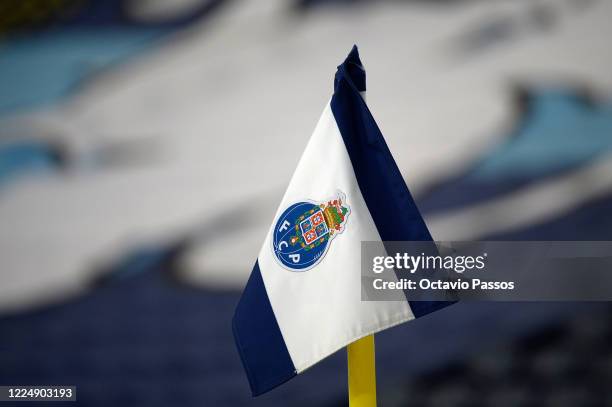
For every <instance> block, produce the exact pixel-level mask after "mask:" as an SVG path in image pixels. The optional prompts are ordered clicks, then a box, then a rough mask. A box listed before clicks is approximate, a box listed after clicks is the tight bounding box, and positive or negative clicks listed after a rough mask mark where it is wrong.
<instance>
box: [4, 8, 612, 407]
mask: <svg viewBox="0 0 612 407" xmlns="http://www.w3.org/2000/svg"><path fill="white" fill-rule="evenodd" d="M611 18H612V3H610V2H607V1H604V0H599V1H598V0H546V1H544V0H542V1H537V0H514V1H510V0H483V1H477V0H463V1H460V0H456V1H453V0H437V1H434V0H430V1H426V0H420V1H417V0H412V1H409V0H406V1H400V0H396V1H382V0H379V1H366V0H361V1H351V0H343V1H340V0H338V1H331V0H329V1H324V0H293V1H290V0H285V1H279V0H275V1H265V2H263V1H259V2H258V1H246V0H242V1H240V0H233V1H230V0H172V1H171V0H132V1H128V0H111V1H101V0H21V1H18V0H14V1H11V0H8V1H2V2H0V219H1V223H0V225H1V227H0V383H1V384H3V385H6V384H16V385H25V384H58V385H76V386H77V387H78V390H77V397H78V404H80V405H91V406H109V405H116V406H123V405H125V406H154V405H164V406H166V405H180V406H196V405H197V406H225V405H227V406H239V405H254V406H256V405H266V406H272V405H278V406H287V405H291V406H313V405H321V406H341V405H345V404H346V371H345V360H344V358H345V355H344V354H343V352H339V353H338V354H336V355H334V356H333V357H331V358H329V359H327V360H326V361H324V362H323V363H321V364H320V365H317V366H316V367H314V368H312V369H311V370H310V371H308V372H307V373H305V374H303V375H301V376H299V377H297V378H296V379H294V380H292V381H291V382H289V383H287V384H285V385H283V386H281V387H280V388H278V389H276V390H274V391H272V392H270V393H268V394H266V395H264V396H261V397H259V398H257V399H251V397H250V394H249V390H248V384H247V381H246V376H245V374H244V372H243V370H242V366H241V364H240V361H239V357H238V355H237V353H236V351H235V349H234V344H233V338H232V335H231V329H230V319H231V315H232V312H233V309H234V306H235V304H236V302H237V300H238V297H239V293H240V291H241V289H242V287H243V285H244V283H245V282H246V278H247V277H248V274H249V273H250V271H251V267H252V263H253V261H254V259H255V257H256V255H257V252H258V250H259V245H260V243H261V241H262V239H263V236H264V235H265V232H266V229H267V228H268V226H269V223H270V222H271V218H272V216H273V213H274V211H275V209H276V204H277V203H278V202H279V201H280V198H281V195H282V193H283V189H284V187H285V185H286V184H287V182H288V180H289V178H290V176H291V174H292V172H293V169H294V167H295V165H296V163H297V160H298V158H299V156H300V154H301V152H302V150H303V147H304V146H305V144H306V142H307V140H308V137H309V136H310V133H311V131H312V129H313V128H314V125H315V124H316V120H317V118H318V117H319V114H320V111H321V109H322V107H323V105H324V104H325V103H326V101H327V100H328V98H329V97H330V95H331V92H332V78H333V74H334V72H335V66H336V65H337V64H338V63H339V62H341V61H342V59H343V58H344V56H345V54H346V53H347V52H348V51H349V49H350V47H351V46H352V45H353V43H356V44H358V45H359V46H360V49H361V54H362V58H363V60H364V63H365V66H366V69H367V72H368V83H369V91H368V93H369V95H368V103H369V105H370V108H371V109H372V111H373V113H374V115H375V117H376V119H377V121H378V123H379V125H380V127H381V129H382V131H383V134H384V135H385V137H386V139H387V141H388V144H389V145H390V148H391V151H392V152H393V153H394V156H395V158H396V160H397V162H398V165H399V166H400V168H401V169H402V172H403V174H404V177H405V179H406V181H407V183H408V185H409V187H410V188H411V190H412V192H413V194H414V195H415V199H416V201H417V204H418V205H419V207H420V208H421V210H422V212H423V215H424V217H425V220H426V222H427V224H428V225H429V226H430V229H431V231H432V234H433V236H434V237H435V238H436V239H438V240H452V239H455V240H468V239H497V240H514V239H524V240H530V239H531V240H612V216H611V215H610V214H611V213H612V176H611V175H612V155H611V154H612V151H611V150H612V52H610V38H612V26H611V25H610V21H611ZM322 165H325V163H322ZM377 355H378V377H379V401H380V404H381V405H383V406H440V407H442V406H605V405H612V396H611V395H610V392H609V384H610V383H612V308H611V307H610V306H609V305H607V304H603V303H581V304H569V303H537V304H535V303H520V304H508V303H488V304H479V303H464V304H458V305H454V306H453V307H450V308H448V309H445V310H443V311H440V312H438V313H436V314H434V315H431V316H429V317H427V318H424V319H423V320H419V321H418V322H414V323H410V324H406V325H404V326H400V327H397V328H394V329H391V330H388V331H385V332H383V333H381V334H379V335H377Z"/></svg>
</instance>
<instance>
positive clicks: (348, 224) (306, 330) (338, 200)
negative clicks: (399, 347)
mask: <svg viewBox="0 0 612 407" xmlns="http://www.w3.org/2000/svg"><path fill="white" fill-rule="evenodd" d="M365 79H366V76H365V70H364V68H363V65H362V63H361V60H360V58H359V53H358V51H357V47H353V49H352V50H351V52H350V54H349V55H348V57H347V58H346V60H345V61H344V62H343V63H342V64H341V65H340V66H338V70H337V73H336V76H335V80H334V94H333V96H332V98H331V101H330V102H329V103H328V104H327V105H326V106H325V108H324V110H323V113H322V115H321V118H320V119H319V122H318V124H317V126H316V128H315V130H314V132H313V135H312V137H311V139H310V141H309V142H308V145H307V146H306V149H305V151H304V153H303V155H302V158H301V159H300V161H299V163H298V166H297V169H296V170H295V173H294V174H293V177H292V179H291V182H290V183H289V186H288V188H287V191H286V193H285V196H284V197H283V199H282V201H281V204H280V206H279V208H278V210H277V213H276V215H275V218H274V220H273V222H272V225H271V227H270V230H269V231H268V234H267V236H266V238H265V241H264V244H263V247H262V249H261V251H260V253H259V256H258V259H257V262H256V263H255V266H254V268H253V271H252V273H251V277H250V278H249V281H248V282H247V285H246V287H245V289H244V292H243V294H242V297H241V299H240V301H239V303H238V306H237V308H236V312H235V314H234V319H233V331H234V337H235V340H236V345H237V348H238V352H239V353H240V357H241V359H242V363H243V365H244V368H245V370H246V373H247V376H248V379H249V384H250V386H251V390H252V392H253V395H259V394H261V393H264V392H266V391H268V390H270V389H272V388H274V387H276V386H278V385H280V384H282V383H284V382H285V381H287V380H289V379H290V378H292V377H293V376H295V375H296V374H299V373H301V372H303V371H304V370H305V369H307V368H309V367H311V366H312V365H314V364H316V363H317V362H319V361H320V360H322V359H323V358H325V357H327V356H329V355H330V354H332V353H334V352H336V351H337V350H339V349H341V348H343V347H345V346H346V345H348V344H349V343H352V342H353V341H355V340H357V339H360V338H362V337H364V336H367V335H369V334H372V333H375V332H378V331H381V330H384V329H386V328H389V327H392V326H394V325H397V324H400V323H403V322H406V321H410V320H412V319H414V318H415V317H420V316H423V315H426V314H428V313H430V312H432V311H435V310H437V309H440V308H442V307H444V306H446V305H448V303H445V302H425V301H419V302H408V301H391V302H374V301H361V278H360V276H361V268H360V267H361V265H360V262H361V254H360V253H361V252H360V250H361V242H362V241H381V240H382V241H391V240H411V241H415V240H418V241H424V240H432V238H431V235H430V234H429V231H428V230H427V226H426V225H425V222H424V221H423V218H422V217H421V215H420V213H419V210H418V208H417V206H416V204H415V203H414V200H413V198H412V196H411V194H410V192H409V190H408V187H407V186H406V184H405V182H404V180H403V178H402V176H401V173H400V171H399V169H398V167H397V165H396V163H395V161H394V160H393V157H392V155H391V152H390V151H389V148H388V147H387V145H386V143H385V141H384V138H383V136H382V134H381V132H380V130H379V128H378V126H377V125H376V122H375V121H374V118H373V117H372V114H371V113H370V111H369V109H368V107H367V105H366V103H365V101H364V99H363V94H364V92H365V89H366V86H365V85H366V83H365Z"/></svg>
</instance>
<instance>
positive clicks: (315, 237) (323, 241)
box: [272, 192, 351, 271]
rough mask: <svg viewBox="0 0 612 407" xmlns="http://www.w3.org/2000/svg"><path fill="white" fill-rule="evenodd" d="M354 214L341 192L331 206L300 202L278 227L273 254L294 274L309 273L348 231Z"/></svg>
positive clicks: (321, 203) (331, 201)
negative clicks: (351, 214) (334, 240)
mask: <svg viewBox="0 0 612 407" xmlns="http://www.w3.org/2000/svg"><path fill="white" fill-rule="evenodd" d="M350 213H351V210H350V208H349V206H348V205H347V204H346V197H345V195H344V194H343V193H342V192H338V193H337V195H336V197H334V198H332V199H330V200H329V201H327V202H311V201H304V202H297V203H294V204H293V205H291V206H289V207H288V208H287V209H285V211H284V212H283V213H282V214H281V216H280V217H279V218H278V221H277V222H276V225H275V226H274V233H273V238H272V250H273V251H274V256H275V257H276V260H277V261H278V262H279V263H280V264H281V265H282V266H283V267H285V268H287V269H289V270H291V271H306V270H308V269H311V268H312V267H314V266H316V265H317V264H318V263H319V262H320V261H321V260H322V259H323V256H325V253H326V252H327V249H328V248H329V245H330V244H331V242H332V240H333V239H334V238H335V237H336V236H338V235H339V234H340V233H342V232H343V231H344V228H345V226H346V220H347V219H348V216H349V215H350Z"/></svg>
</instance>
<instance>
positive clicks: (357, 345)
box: [346, 335, 376, 407]
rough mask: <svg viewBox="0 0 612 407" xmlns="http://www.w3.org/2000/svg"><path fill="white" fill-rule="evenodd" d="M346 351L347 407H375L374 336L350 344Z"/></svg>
mask: <svg viewBox="0 0 612 407" xmlns="http://www.w3.org/2000/svg"><path fill="white" fill-rule="evenodd" d="M346 350H347V356H348V390H349V391H348V393H349V407H376V361H375V356H374V335H368V336H366V337H365V338H361V339H359V340H358V341H355V342H353V343H351V344H350V345H348V346H347V347H346Z"/></svg>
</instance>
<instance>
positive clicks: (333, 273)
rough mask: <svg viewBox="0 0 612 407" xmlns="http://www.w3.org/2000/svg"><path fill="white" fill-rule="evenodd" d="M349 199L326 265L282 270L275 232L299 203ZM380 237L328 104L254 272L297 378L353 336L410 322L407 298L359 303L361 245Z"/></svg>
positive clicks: (280, 208) (326, 258)
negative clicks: (283, 216)
mask: <svg viewBox="0 0 612 407" xmlns="http://www.w3.org/2000/svg"><path fill="white" fill-rule="evenodd" d="M338 190H340V191H342V192H343V193H344V194H346V203H347V204H348V205H349V207H350V210H351V213H350V215H349V217H348V219H347V221H346V226H345V230H344V232H342V233H341V234H340V235H338V236H336V237H335V238H334V239H333V240H332V241H331V242H330V247H329V248H328V251H327V254H326V255H325V257H324V258H323V260H322V261H321V262H320V263H319V264H317V265H316V266H315V267H313V268H312V269H310V270H308V271H305V272H294V271H290V270H288V269H285V268H283V267H282V266H281V265H280V264H279V263H278V262H277V261H276V259H275V255H274V253H273V251H272V239H273V229H274V227H275V224H276V220H277V219H278V217H279V216H280V215H281V214H282V212H283V211H284V210H285V209H286V208H287V207H289V206H290V205H292V204H293V203H296V202H302V201H308V200H313V201H326V200H328V199H329V198H331V197H333V196H334V195H335V194H336V191H338ZM364 240H380V235H379V234H378V231H377V230H376V227H375V225H374V221H373V220H372V217H371V216H370V213H369V211H368V209H367V206H366V204H365V201H364V200H363V197H362V195H361V192H360V190H359V186H358V185H357V180H356V179H355V174H354V172H353V167H352V164H351V162H350V158H349V156H348V153H347V151H346V148H345V145H344V141H343V140H342V136H341V135H340V131H339V130H338V127H337V124H336V122H335V120H334V117H333V114H332V112H331V107H330V106H329V104H328V105H327V107H326V108H325V110H324V111H323V115H322V117H321V119H320V120H319V123H318V124H317V127H316V129H315V131H314V134H313V136H312V138H311V139H310V142H309V143H308V145H307V147H306V150H305V151H304V154H303V155H302V158H301V159H300V162H299V164H298V167H297V169H296V171H295V173H294V175H293V178H292V180H291V182H290V184H289V187H288V189H287V192H286V193H285V196H284V198H283V200H282V202H281V204H280V207H279V209H278V210H277V213H276V216H275V218H274V222H273V224H272V227H271V228H270V231H269V232H268V235H267V237H266V239H265V241H264V244H263V247H262V249H261V252H260V254H259V267H260V269H261V274H262V276H263V280H264V283H265V286H266V290H267V292H268V297H269V298H270V303H271V304H272V309H273V310H274V314H275V315H276V320H277V321H278V324H279V326H280V330H281V332H282V335H283V338H284V340H285V344H286V345H287V349H288V350H289V354H290V355H291V359H292V360H293V364H294V366H295V367H296V369H297V371H298V373H299V372H301V371H303V370H304V369H306V368H308V367H310V366H312V365H313V364H315V363H316V362H318V361H320V360H321V359H323V358H324V357H326V356H328V355H330V354H331V353H333V352H335V351H336V350H338V349H340V348H342V347H344V346H346V345H347V344H349V343H351V342H353V341H355V340H356V339H358V338H361V337H363V336H366V335H368V334H370V333H373V332H377V331H380V330H382V329H385V328H387V327H390V326H393V325H397V324H399V323H401V322H404V321H408V320H411V319H413V318H414V316H413V314H412V311H411V310H410V307H409V305H408V303H407V302H406V301H391V302H366V301H361V278H360V275H361V271H360V263H361V254H360V250H361V241H364Z"/></svg>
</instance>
